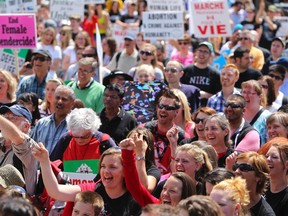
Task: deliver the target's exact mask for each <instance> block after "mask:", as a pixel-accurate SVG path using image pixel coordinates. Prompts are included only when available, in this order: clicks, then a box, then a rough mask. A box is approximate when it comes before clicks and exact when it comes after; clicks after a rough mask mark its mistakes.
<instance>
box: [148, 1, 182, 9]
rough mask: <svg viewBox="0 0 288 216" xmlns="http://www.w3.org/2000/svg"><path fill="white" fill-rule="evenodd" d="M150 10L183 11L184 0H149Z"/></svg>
mask: <svg viewBox="0 0 288 216" xmlns="http://www.w3.org/2000/svg"><path fill="white" fill-rule="evenodd" d="M147 4H148V11H174V12H176V11H183V10H184V2H183V0H148V1H147Z"/></svg>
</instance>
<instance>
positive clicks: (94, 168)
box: [63, 160, 99, 184]
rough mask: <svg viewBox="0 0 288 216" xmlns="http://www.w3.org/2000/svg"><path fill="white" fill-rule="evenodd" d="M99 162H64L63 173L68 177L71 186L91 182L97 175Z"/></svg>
mask: <svg viewBox="0 0 288 216" xmlns="http://www.w3.org/2000/svg"><path fill="white" fill-rule="evenodd" d="M98 164H99V160H69V161H64V163H63V165H64V173H65V174H66V175H68V176H69V178H70V182H71V184H82V183H88V182H93V179H94V178H95V176H96V174H97V173H98Z"/></svg>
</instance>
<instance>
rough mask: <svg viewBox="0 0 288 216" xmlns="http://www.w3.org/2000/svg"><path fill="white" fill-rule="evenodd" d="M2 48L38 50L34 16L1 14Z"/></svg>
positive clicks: (0, 43)
mask: <svg viewBox="0 0 288 216" xmlns="http://www.w3.org/2000/svg"><path fill="white" fill-rule="evenodd" d="M0 26H1V30H0V31H1V34H0V35H1V38H0V48H30V49H34V48H36V38H37V37H36V25H35V15H34V14H1V15H0Z"/></svg>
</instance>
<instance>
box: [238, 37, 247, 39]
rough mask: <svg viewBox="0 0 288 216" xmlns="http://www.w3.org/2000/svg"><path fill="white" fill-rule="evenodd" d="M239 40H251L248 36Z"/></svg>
mask: <svg viewBox="0 0 288 216" xmlns="http://www.w3.org/2000/svg"><path fill="white" fill-rule="evenodd" d="M239 40H249V38H247V37H243V38H241V37H240V38H239Z"/></svg>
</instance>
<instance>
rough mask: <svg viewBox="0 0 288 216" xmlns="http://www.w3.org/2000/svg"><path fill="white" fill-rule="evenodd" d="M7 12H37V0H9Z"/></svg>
mask: <svg viewBox="0 0 288 216" xmlns="http://www.w3.org/2000/svg"><path fill="white" fill-rule="evenodd" d="M6 7H7V13H36V12H37V3H36V0H17V1H16V0H9V1H8V0H7V1H6Z"/></svg>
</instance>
